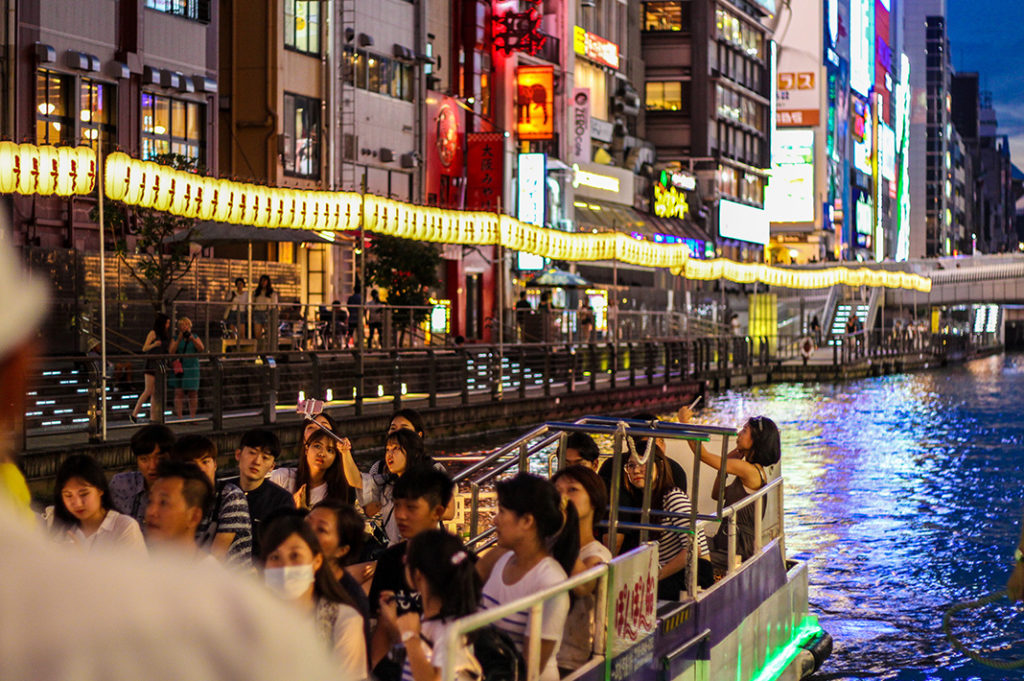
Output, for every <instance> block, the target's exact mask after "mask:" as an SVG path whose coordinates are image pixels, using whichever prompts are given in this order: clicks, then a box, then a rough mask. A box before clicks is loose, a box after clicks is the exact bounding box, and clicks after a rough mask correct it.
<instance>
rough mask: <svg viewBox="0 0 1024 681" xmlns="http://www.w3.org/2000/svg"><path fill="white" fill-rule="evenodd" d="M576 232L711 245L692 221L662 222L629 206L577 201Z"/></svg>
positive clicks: (591, 200) (663, 220) (665, 219)
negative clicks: (668, 238)
mask: <svg viewBox="0 0 1024 681" xmlns="http://www.w3.org/2000/svg"><path fill="white" fill-rule="evenodd" d="M574 208H575V217H576V229H577V230H578V231H581V232H585V231H589V230H591V229H597V230H598V231H616V232H624V233H626V234H628V233H630V232H641V233H643V234H645V235H654V234H667V235H670V236H676V237H681V238H683V239H697V240H699V241H708V236H707V234H705V233H704V230H703V229H701V228H700V227H699V226H697V225H696V224H694V223H693V222H692V221H691V220H679V219H676V218H659V217H657V216H656V215H650V214H648V213H641V212H640V211H638V210H636V209H635V208H631V207H630V206H623V205H620V204H615V203H609V202H607V201H596V200H593V199H587V200H578V201H576V202H575V204H574Z"/></svg>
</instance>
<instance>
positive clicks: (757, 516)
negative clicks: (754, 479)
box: [754, 496, 764, 553]
mask: <svg viewBox="0 0 1024 681" xmlns="http://www.w3.org/2000/svg"><path fill="white" fill-rule="evenodd" d="M763 509H764V497H763V496H760V497H758V498H756V499H754V553H758V552H760V551H761V546H762V545H763V543H764V542H763V541H762V539H761V532H762V529H761V524H762V523H761V511H762V510H763Z"/></svg>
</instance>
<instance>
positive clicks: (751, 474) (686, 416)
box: [676, 406, 762, 489]
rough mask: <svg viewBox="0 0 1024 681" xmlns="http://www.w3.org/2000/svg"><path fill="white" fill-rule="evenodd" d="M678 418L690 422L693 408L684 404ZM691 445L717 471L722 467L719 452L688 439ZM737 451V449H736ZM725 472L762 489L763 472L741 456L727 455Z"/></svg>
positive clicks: (750, 486)
mask: <svg viewBox="0 0 1024 681" xmlns="http://www.w3.org/2000/svg"><path fill="white" fill-rule="evenodd" d="M676 419H677V420H678V421H679V423H690V422H691V421H692V420H693V410H692V409H690V408H689V407H688V406H682V407H680V408H679V411H678V412H677V413H676ZM687 443H688V444H689V445H690V449H692V450H693V453H694V454H697V453H698V447H700V449H699V453H700V460H701V462H703V463H706V464H707V465H709V466H711V467H712V468H714V469H715V470H716V471H717V470H721V468H722V457H721V456H719V455H718V454H713V453H712V452H711V451H710V450H708V448H707V447H705V446H704V444H703V443H702V442H694V441H691V440H687ZM734 451H735V450H734ZM725 472H726V473H727V474H729V475H735V476H737V477H738V478H739V479H740V480H742V481H743V486H744V487H746V488H747V489H760V488H761V484H762V480H761V473H760V471H758V469H757V466H755V465H754V464H752V463H750V462H748V461H745V460H744V459H742V458H739V457H735V458H734V457H733V456H732V455H731V454H730V455H729V456H727V457H726V460H725Z"/></svg>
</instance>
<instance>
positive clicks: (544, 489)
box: [477, 473, 580, 681]
mask: <svg viewBox="0 0 1024 681" xmlns="http://www.w3.org/2000/svg"><path fill="white" fill-rule="evenodd" d="M495 487H496V488H497V492H498V514H497V515H496V516H495V518H494V527H495V530H496V533H497V537H498V546H499V547H500V548H502V549H506V552H505V553H503V554H501V555H500V557H498V558H497V559H496V560H495V559H493V558H491V556H492V555H496V554H495V552H493V551H492V552H491V553H489V554H487V555H486V556H484V557H483V558H482V559H481V560H480V561H478V563H477V571H478V572H479V573H480V577H481V578H482V579H483V580H484V581H485V583H484V589H483V597H482V599H481V605H482V607H484V608H493V607H495V606H498V605H502V604H504V603H509V602H511V601H515V600H518V599H521V598H524V597H526V596H530V595H532V594H535V593H537V592H538V591H543V590H544V589H547V588H549V587H551V586H554V585H556V584H561V583H562V582H564V581H565V580H566V579H567V577H566V575H567V574H568V573H569V572H571V571H572V569H573V566H574V565H575V563H576V558H577V557H578V556H579V541H580V537H579V519H578V518H577V516H576V508H575V507H574V506H573V505H572V504H568V505H566V507H565V508H564V510H563V508H562V499H561V496H560V495H559V494H558V490H556V489H555V486H554V485H552V484H551V483H550V482H548V481H547V480H544V479H543V478H539V477H537V476H535V475H530V474H529V473H519V474H518V475H516V476H515V477H514V478H512V479H510V480H502V481H501V482H499V483H497V484H496V485H495ZM568 614H569V594H568V593H563V594H561V595H559V596H556V597H554V598H551V599H548V601H546V602H545V603H544V609H543V615H542V617H541V620H542V621H541V626H540V630H541V641H540V676H539V677H538V678H539V680H540V681H558V678H559V677H558V667H557V665H556V663H555V660H556V656H557V655H558V648H559V645H560V644H561V642H562V634H563V633H564V631H565V621H566V617H567V616H568ZM495 626H497V627H498V628H500V629H502V630H504V631H505V632H507V633H508V634H509V636H511V638H512V640H513V641H515V643H516V645H517V646H518V647H519V650H520V652H521V653H522V654H523V658H524V659H527V651H528V650H529V636H528V635H527V632H528V631H529V629H530V612H529V610H523V611H522V612H518V613H516V614H514V615H509V616H508V617H505V618H502V619H501V620H499V621H498V622H496V623H495Z"/></svg>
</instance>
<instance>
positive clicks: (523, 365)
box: [516, 345, 526, 400]
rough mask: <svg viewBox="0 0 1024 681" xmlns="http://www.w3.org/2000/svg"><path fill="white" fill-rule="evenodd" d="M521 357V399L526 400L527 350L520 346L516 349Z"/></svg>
mask: <svg viewBox="0 0 1024 681" xmlns="http://www.w3.org/2000/svg"><path fill="white" fill-rule="evenodd" d="M516 354H517V356H518V357H519V399H521V400H523V399H526V349H525V348H524V347H523V346H522V345H520V346H518V347H517V348H516Z"/></svg>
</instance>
